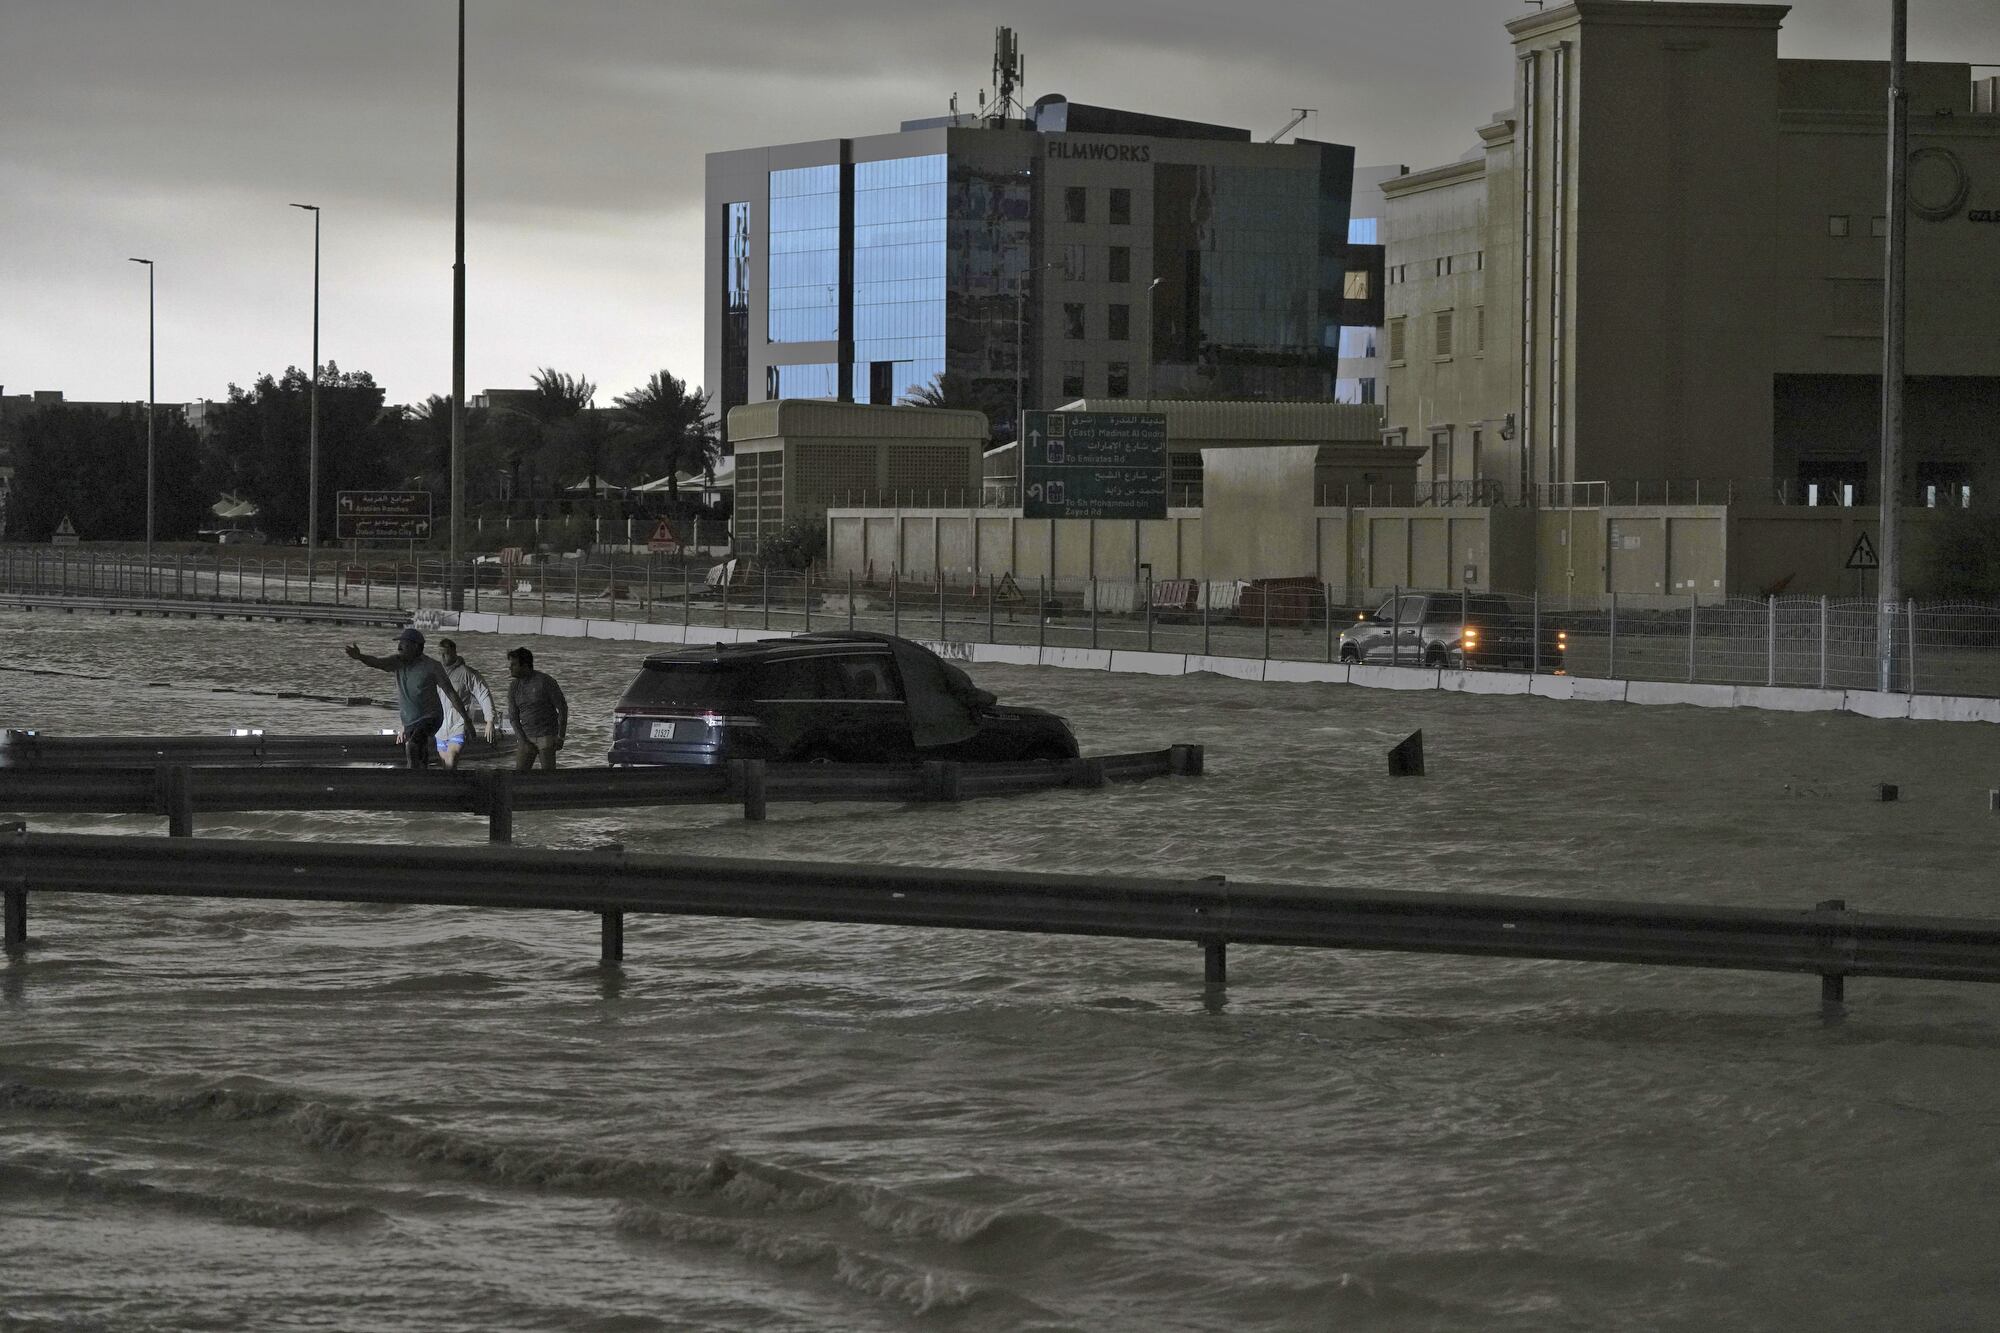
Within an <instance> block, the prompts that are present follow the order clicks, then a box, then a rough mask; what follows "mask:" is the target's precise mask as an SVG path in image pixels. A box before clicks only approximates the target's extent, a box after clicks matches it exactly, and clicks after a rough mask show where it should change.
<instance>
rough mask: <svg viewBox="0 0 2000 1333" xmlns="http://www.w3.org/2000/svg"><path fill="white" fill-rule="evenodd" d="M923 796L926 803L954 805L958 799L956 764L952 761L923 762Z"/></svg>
mask: <svg viewBox="0 0 2000 1333" xmlns="http://www.w3.org/2000/svg"><path fill="white" fill-rule="evenodd" d="M923 794H924V799H925V800H926V801H945V802H948V803H951V804H956V803H957V802H958V797H959V766H958V762H957V761H956V760H952V759H926V760H924V766H923Z"/></svg>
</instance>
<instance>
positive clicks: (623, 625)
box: [583, 620, 639, 642]
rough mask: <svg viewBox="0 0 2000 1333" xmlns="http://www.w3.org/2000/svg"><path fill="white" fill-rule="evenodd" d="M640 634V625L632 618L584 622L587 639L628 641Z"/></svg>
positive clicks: (584, 632) (584, 633)
mask: <svg viewBox="0 0 2000 1333" xmlns="http://www.w3.org/2000/svg"><path fill="white" fill-rule="evenodd" d="M638 636H639V626H638V623H637V622H636V621H631V620H586V621H584V622H583V637H585V638H586V639H622V640H625V641H627V642H630V641H631V640H633V639H635V638H637V637H638Z"/></svg>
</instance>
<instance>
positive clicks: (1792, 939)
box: [0, 826, 2000, 1005]
mask: <svg viewBox="0 0 2000 1333" xmlns="http://www.w3.org/2000/svg"><path fill="white" fill-rule="evenodd" d="M0 886H4V889H5V899H6V944H7V947H8V949H9V950H12V951H19V950H22V949H25V948H26V947H27V944H28V938H27V899H28V895H29V894H30V893H31V892H43V893H111V894H132V895H145V896H185V897H215V898H236V899H246V898H247V899H282V900H291V901H304V902H351V903H405V904H423V905H432V906H452V907H481V908H512V909H519V908H537V909H545V910H556V911H582V912H594V913H597V914H598V915H599V916H600V918H601V925H602V957H603V959H604V960H605V961H606V962H616V961H618V960H620V959H621V958H622V957H623V954H624V914H625V913H627V912H645V913H663V914H672V915H681V916H715V917H739V918H762V919H779V920H810V921H828V922H841V923H851V924H869V925H892V926H927V927H941V928H948V929H957V930H1010V931H1030V932H1037V933H1042V934H1053V935H1091V936H1111V937H1124V938H1135V939H1157V940H1168V941H1178V942H1183V943H1194V944H1199V945H1201V946H1202V948H1203V950H1204V953H1205V959H1206V966H1205V976H1206V979H1207V981H1208V982H1209V983H1210V984H1211V985H1215V986H1220V985H1222V984H1224V983H1225V982H1226V980H1227V975H1226V950H1227V947H1228V945H1229V944H1231V943H1237V944H1261V945H1284V946H1298V947H1311V948H1332V949H1371V950H1394V951H1402V952H1412V953H1433V954H1458V955H1468V956H1476V957H1505V958H1540V959H1551V960H1557V961H1566V962H1599V963H1606V962H1608V963H1636V964H1643V965H1649V966H1668V967H1709V968H1727V969H1736V970H1748V971H1767V972H1791V973H1807V974H1817V975H1818V976H1819V977H1820V978H1821V999H1822V1002H1823V1003H1824V1004H1827V1005H1837V1004H1838V1003H1839V1002H1840V1001H1841V1000H1842V998H1843V985H1844V979H1845V978H1847V977H1850V976H1856V977H1906V978H1916V979H1923V980H1933V981H1979V982H1995V981H2000V922H1996V921H1991V920H1966V919H1954V918H1945V917H1919V916H1890V915H1877V914H1872V913H1861V912H1851V911H1848V910H1846V909H1845V906H1844V904H1842V903H1839V902H1827V903H1821V904H1820V905H1819V906H1817V907H1816V908H1813V909H1811V910H1806V911H1785V910H1778V909H1765V908H1732V907H1707V906H1683V905H1661V904H1651V903H1631V902H1609V901H1598V900H1564V899H1553V898H1534V897H1523V896H1518V895H1500V894H1467V893H1425V892H1410V891H1395V890H1369V891H1360V890H1353V889H1338V888H1323V887H1317V886H1308V885H1290V884H1254V883H1252V884H1230V883H1227V882H1224V881H1223V880H1221V879H1220V878H1219V877H1215V878H1206V879H1168V878H1135V877H1126V876H1112V875H1057V874H1033V873H1023V872H1001V871H979V870H961V869H951V868H943V867H907V866H879V865H851V864H840V863H825V862H786V861H751V860H724V859H719V858H708V857H684V856H659V855H642V854H632V853H626V852H622V851H604V852H571V851H550V850H523V849H515V848H501V847H475V848H464V847H451V848H416V847H384V846H371V845H345V846H344V845H338V844H328V843H296V842H261V841H237V840H228V841H223V840H216V841H190V840H183V839H171V838H168V839H161V838H134V837H106V836H95V835H74V834H69V835H65V834H45V833H29V832H27V831H26V830H25V829H22V828H19V827H18V826H17V827H16V828H15V829H14V830H12V831H11V832H7V833H4V834H0Z"/></svg>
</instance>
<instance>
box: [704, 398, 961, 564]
mask: <svg viewBox="0 0 2000 1333" xmlns="http://www.w3.org/2000/svg"><path fill="white" fill-rule="evenodd" d="M729 435H730V438H731V439H732V440H733V441H734V442H735V446H736V454H735V469H736V512H735V518H734V526H735V535H736V547H737V549H738V550H740V551H744V552H747V553H751V554H754V553H755V552H756V551H757V550H758V548H759V547H760V546H761V545H762V544H763V543H764V542H765V541H767V540H770V539H772V538H774V537H776V536H777V535H778V533H779V532H780V531H781V530H782V529H783V528H784V527H785V526H786V525H787V524H789V523H800V524H804V525H807V526H814V525H818V524H820V523H822V522H823V521H824V520H825V518H826V511H827V510H828V509H830V508H833V507H835V506H840V507H862V508H895V507H898V506H906V507H907V506H951V507H958V508H963V507H967V506H977V505H978V503H979V466H980V453H981V451H982V450H983V449H984V447H985V444H986V417H985V416H984V415H983V414H982V413H979V412H957V411H949V410H944V409H939V408H927V407H878V406H873V405H870V404H866V403H835V402H817V401H810V400H793V399H780V400H779V401H776V402H769V403H750V404H747V405H745V406H742V407H737V408H732V409H731V410H730V413H729Z"/></svg>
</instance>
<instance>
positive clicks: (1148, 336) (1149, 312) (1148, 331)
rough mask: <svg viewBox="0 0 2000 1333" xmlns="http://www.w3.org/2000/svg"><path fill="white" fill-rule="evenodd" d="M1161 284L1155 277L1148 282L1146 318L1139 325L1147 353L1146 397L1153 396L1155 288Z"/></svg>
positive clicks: (1142, 346)
mask: <svg viewBox="0 0 2000 1333" xmlns="http://www.w3.org/2000/svg"><path fill="white" fill-rule="evenodd" d="M1159 285H1160V280H1159V279H1158V278H1154V279H1153V280H1152V281H1151V282H1149V283H1147V284H1146V318H1145V319H1144V320H1143V321H1142V322H1141V323H1140V325H1139V336H1140V337H1141V338H1143V339H1144V340H1145V341H1144V342H1142V343H1141V344H1140V346H1141V348H1142V349H1143V350H1144V351H1145V354H1146V397H1148V398H1151V397H1152V396H1153V288H1155V287H1157V286H1159Z"/></svg>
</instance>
